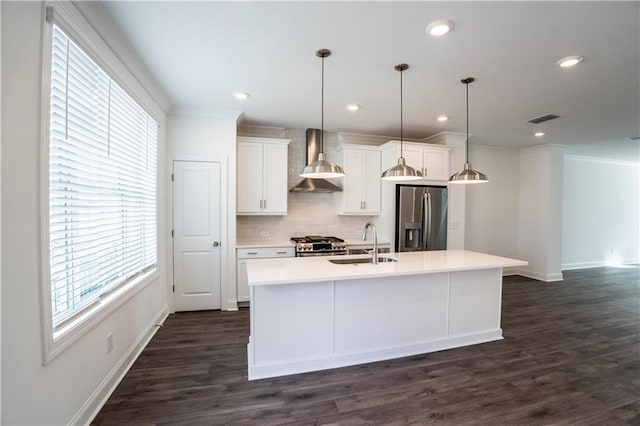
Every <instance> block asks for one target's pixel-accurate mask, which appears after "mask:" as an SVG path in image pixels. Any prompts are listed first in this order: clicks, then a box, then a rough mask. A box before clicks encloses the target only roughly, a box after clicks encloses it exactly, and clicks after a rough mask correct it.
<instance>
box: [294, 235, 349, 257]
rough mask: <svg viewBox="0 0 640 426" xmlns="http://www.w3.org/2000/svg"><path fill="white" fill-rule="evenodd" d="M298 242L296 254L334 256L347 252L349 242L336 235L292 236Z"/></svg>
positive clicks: (302, 255)
mask: <svg viewBox="0 0 640 426" xmlns="http://www.w3.org/2000/svg"><path fill="white" fill-rule="evenodd" d="M291 241H293V242H295V243H296V256H297V257H305V256H334V255H340V254H347V243H345V242H344V240H343V239H340V238H336V237H322V236H319V235H307V236H306V237H292V238H291Z"/></svg>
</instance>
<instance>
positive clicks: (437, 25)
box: [427, 19, 453, 37]
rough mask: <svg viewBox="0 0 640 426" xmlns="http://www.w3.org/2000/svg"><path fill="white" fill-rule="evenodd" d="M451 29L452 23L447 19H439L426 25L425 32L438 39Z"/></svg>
mask: <svg viewBox="0 0 640 426" xmlns="http://www.w3.org/2000/svg"><path fill="white" fill-rule="evenodd" d="M452 29H453V22H451V21H450V20H448V19H440V20H439V21H433V22H432V23H430V24H429V25H427V32H428V33H429V34H431V35H432V36H434V37H440V36H443V35H445V34H446V33H448V32H449V31H451V30H452Z"/></svg>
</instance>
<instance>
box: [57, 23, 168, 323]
mask: <svg viewBox="0 0 640 426" xmlns="http://www.w3.org/2000/svg"><path fill="white" fill-rule="evenodd" d="M50 101H51V104H50V123H49V238H50V240H49V260H50V277H51V312H52V323H53V328H54V331H55V330H58V329H60V328H62V327H63V326H64V325H65V324H67V323H68V322H70V321H71V320H73V319H75V318H76V317H77V316H78V315H79V314H81V313H83V312H84V311H85V310H87V309H88V308H89V307H91V306H93V305H94V304H95V303H97V302H99V301H100V298H101V297H103V296H104V295H105V294H107V293H109V292H111V291H113V290H114V289H115V288H117V287H118V286H120V285H122V284H124V283H126V282H128V281H129V280H131V279H132V278H134V277H136V276H137V275H139V274H141V273H143V272H145V271H146V270H148V269H150V268H152V267H153V266H154V265H156V263H157V249H156V247H157V241H156V238H157V235H156V155H157V138H158V125H157V123H156V122H155V121H154V120H153V119H152V118H151V117H150V116H149V114H147V113H146V112H145V111H144V110H143V109H142V108H141V107H140V106H139V105H138V104H137V103H136V102H135V101H134V100H133V99H132V98H131V97H130V96H129V95H127V93H125V91H124V90H123V89H122V88H121V87H119V86H118V84H116V83H115V82H114V81H113V80H112V79H111V78H110V77H109V76H108V75H107V74H106V73H105V72H104V71H103V70H102V69H101V68H100V67H99V66H98V65H97V64H96V63H95V62H94V61H92V60H91V58H90V57H89V56H88V55H87V54H86V53H85V52H83V51H82V50H81V49H80V48H79V47H78V45H77V44H75V43H74V42H73V41H72V40H71V39H70V38H69V37H68V36H67V35H66V34H65V33H64V32H63V31H62V30H61V29H60V28H59V27H58V26H57V25H55V24H54V25H53V38H52V54H51V98H50Z"/></svg>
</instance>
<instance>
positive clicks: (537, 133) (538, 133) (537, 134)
mask: <svg viewBox="0 0 640 426" xmlns="http://www.w3.org/2000/svg"><path fill="white" fill-rule="evenodd" d="M533 136H535V137H536V138H541V137H543V136H544V132H535V133H534V134H533Z"/></svg>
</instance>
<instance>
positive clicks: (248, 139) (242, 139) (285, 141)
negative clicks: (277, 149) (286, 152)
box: [236, 136, 291, 145]
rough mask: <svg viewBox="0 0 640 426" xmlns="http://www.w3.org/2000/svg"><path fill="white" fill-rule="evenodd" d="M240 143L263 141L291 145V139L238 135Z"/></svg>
mask: <svg viewBox="0 0 640 426" xmlns="http://www.w3.org/2000/svg"><path fill="white" fill-rule="evenodd" d="M236 142H238V143H261V144H274V145H289V143H291V139H279V138H256V137H253V136H238V137H236Z"/></svg>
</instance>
